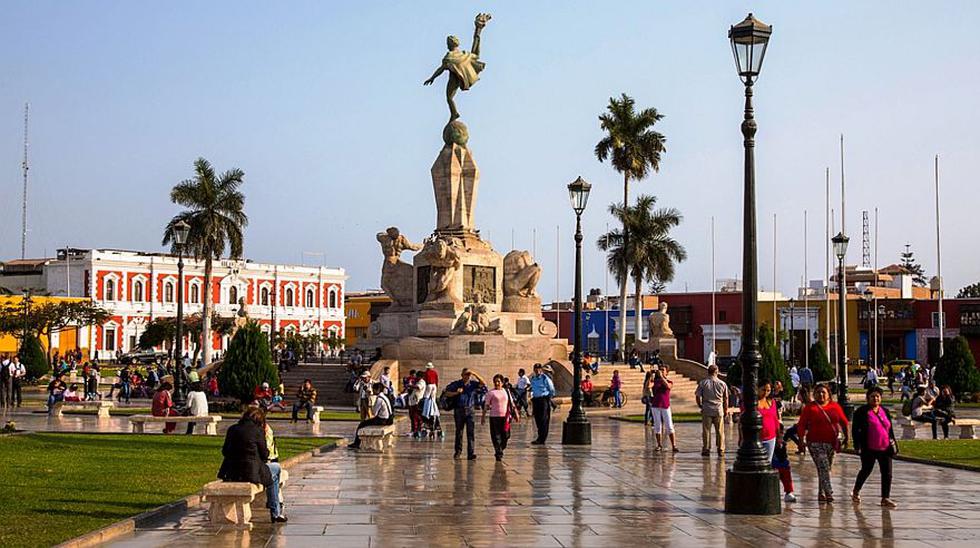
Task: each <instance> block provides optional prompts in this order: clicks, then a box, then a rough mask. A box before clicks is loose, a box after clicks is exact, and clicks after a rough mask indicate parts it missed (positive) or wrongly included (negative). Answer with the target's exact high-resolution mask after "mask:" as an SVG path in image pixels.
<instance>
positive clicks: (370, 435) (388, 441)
mask: <svg viewBox="0 0 980 548" xmlns="http://www.w3.org/2000/svg"><path fill="white" fill-rule="evenodd" d="M357 436H358V437H359V438H361V449H362V450H363V451H367V452H369V453H384V450H385V449H387V448H389V447H391V446H393V445H394V444H395V425H394V424H389V425H387V426H365V427H364V428H361V429H360V430H358V431H357Z"/></svg>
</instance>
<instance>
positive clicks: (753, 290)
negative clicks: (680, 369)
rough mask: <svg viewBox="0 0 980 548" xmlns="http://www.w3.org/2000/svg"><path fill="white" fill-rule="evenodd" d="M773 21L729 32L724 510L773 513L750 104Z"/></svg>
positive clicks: (749, 20)
mask: <svg viewBox="0 0 980 548" xmlns="http://www.w3.org/2000/svg"><path fill="white" fill-rule="evenodd" d="M771 35H772V27H771V26H769V25H766V24H764V23H762V22H761V21H759V20H758V19H756V18H755V17H753V16H752V14H751V13H750V14H749V15H748V17H746V18H745V20H744V21H742V22H741V23H739V24H737V25H735V26H733V27H731V29H730V30H729V31H728V38H729V39H730V40H731V43H732V52H733V53H734V54H735V63H736V66H737V68H738V75H739V77H740V78H741V79H742V83H743V84H745V119H744V120H743V121H742V136H743V138H744V140H743V145H744V148H745V165H744V169H745V172H744V180H745V189H744V197H743V204H742V207H743V219H742V223H743V227H742V280H743V281H742V341H741V342H742V348H741V350H740V351H739V362H740V363H741V367H742V379H741V381H742V403H743V405H744V408H745V410H746V411H745V413H742V417H741V419H740V420H739V428H741V431H742V442H741V444H740V445H739V448H738V453H737V455H736V457H735V463H734V464H733V465H732V468H731V469H730V470H728V472H727V474H726V476H725V512H727V513H730V514H756V515H772V514H779V513H781V512H782V504H781V501H780V499H779V477H778V476H777V474H776V471H775V470H773V469H772V465H771V464H770V462H769V459H767V458H766V450H765V449H764V448H763V447H762V442H761V441H760V439H759V434H760V432H761V430H762V417H761V415H759V410H758V396H757V394H756V383H757V381H758V377H759V363H760V362H761V361H762V354H761V353H760V352H759V339H758V315H759V295H758V289H759V275H758V265H757V242H756V216H755V132H756V122H755V115H754V111H753V108H752V85H753V84H754V83H755V80H756V79H757V78H758V76H759V71H760V69H761V68H762V60H763V58H764V57H765V54H766V48H767V46H768V45H769V37H770V36H771Z"/></svg>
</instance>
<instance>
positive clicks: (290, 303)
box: [286, 288, 293, 306]
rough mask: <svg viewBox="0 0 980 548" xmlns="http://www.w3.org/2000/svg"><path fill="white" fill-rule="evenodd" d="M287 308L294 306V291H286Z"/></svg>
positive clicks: (290, 289) (288, 289)
mask: <svg viewBox="0 0 980 548" xmlns="http://www.w3.org/2000/svg"><path fill="white" fill-rule="evenodd" d="M286 306H293V289H292V288H287V289H286Z"/></svg>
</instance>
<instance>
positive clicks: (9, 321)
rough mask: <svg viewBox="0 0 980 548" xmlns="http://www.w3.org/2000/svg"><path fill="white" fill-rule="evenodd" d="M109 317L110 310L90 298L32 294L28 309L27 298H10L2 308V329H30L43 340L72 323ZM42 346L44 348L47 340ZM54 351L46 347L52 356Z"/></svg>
mask: <svg viewBox="0 0 980 548" xmlns="http://www.w3.org/2000/svg"><path fill="white" fill-rule="evenodd" d="M25 312H26V314H25ZM109 317H110V314H109V312H108V311H107V310H105V309H104V308H102V307H100V306H98V305H96V304H93V303H92V302H90V301H67V300H65V301H45V302H39V303H35V302H32V301H31V300H30V297H28V301H27V308H26V310H25V306H24V303H23V301H20V302H10V303H8V304H6V305H4V306H3V307H2V308H0V333H7V334H20V336H21V337H23V335H24V333H25V332H26V334H28V335H30V336H32V337H35V338H37V339H38V342H39V344H40V339H41V338H44V339H46V340H49V341H50V340H51V335H52V334H54V333H57V332H59V331H62V330H64V329H66V328H68V327H70V326H77V327H85V326H89V325H99V324H102V323H105V321H106V320H108V319H109ZM49 346H50V345H49ZM41 348H44V345H43V344H42V345H41ZM50 352H51V348H48V349H46V350H45V356H47V357H48V358H49V359H50Z"/></svg>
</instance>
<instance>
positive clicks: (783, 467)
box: [772, 424, 796, 502]
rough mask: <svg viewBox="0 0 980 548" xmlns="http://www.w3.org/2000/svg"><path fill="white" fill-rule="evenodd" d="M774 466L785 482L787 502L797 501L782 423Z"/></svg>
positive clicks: (773, 461)
mask: <svg viewBox="0 0 980 548" xmlns="http://www.w3.org/2000/svg"><path fill="white" fill-rule="evenodd" d="M772 467H773V468H774V469H776V472H778V473H779V482H780V483H782V484H783V493H784V495H783V500H785V501H786V502H796V495H795V494H794V493H793V476H792V475H791V474H790V465H789V455H788V454H787V452H786V437H785V435H784V432H783V425H782V424H780V425H779V433H778V434H777V435H776V450H775V451H773V454H772Z"/></svg>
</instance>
